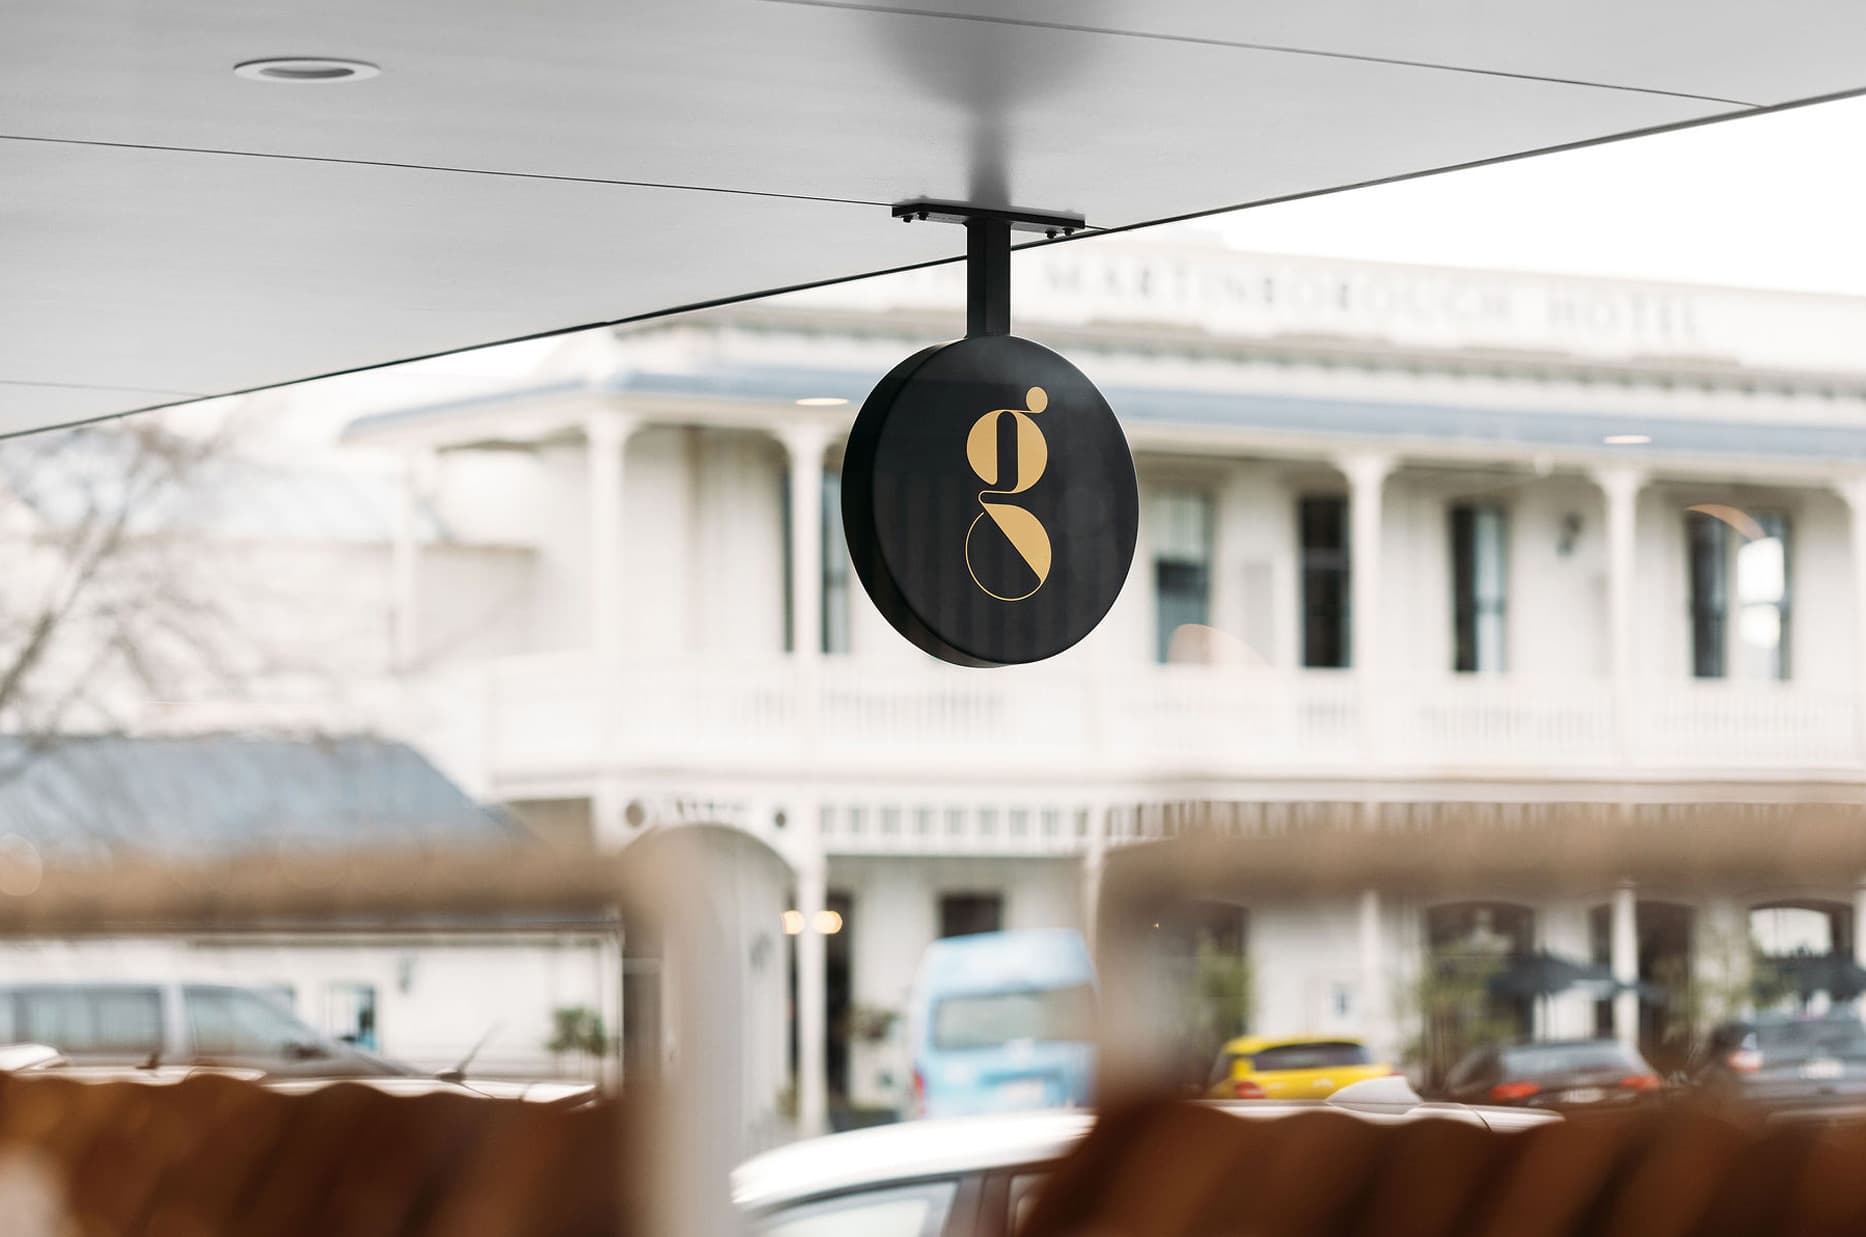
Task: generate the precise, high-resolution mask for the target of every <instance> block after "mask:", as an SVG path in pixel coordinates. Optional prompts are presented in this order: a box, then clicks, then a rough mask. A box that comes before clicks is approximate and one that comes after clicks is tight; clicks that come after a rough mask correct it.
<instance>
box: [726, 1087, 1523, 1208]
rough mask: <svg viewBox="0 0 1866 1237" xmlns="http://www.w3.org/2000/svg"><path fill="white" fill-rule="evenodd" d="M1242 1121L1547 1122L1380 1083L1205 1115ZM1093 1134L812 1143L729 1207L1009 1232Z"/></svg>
mask: <svg viewBox="0 0 1866 1237" xmlns="http://www.w3.org/2000/svg"><path fill="white" fill-rule="evenodd" d="M1215 1107H1219V1108H1222V1109H1223V1110H1224V1111H1225V1112H1229V1113H1233V1114H1236V1115H1237V1116H1239V1117H1241V1118H1247V1119H1266V1118H1274V1117H1283V1116H1290V1115H1293V1114H1295V1113H1301V1112H1317V1111H1323V1112H1338V1113H1346V1114H1348V1115H1350V1116H1354V1117H1358V1118H1360V1119H1362V1120H1366V1121H1375V1122H1405V1121H1418V1120H1423V1119H1425V1118H1440V1119H1444V1120H1450V1121H1457V1122H1460V1123H1463V1124H1466V1125H1475V1126H1480V1127H1483V1128H1486V1129H1493V1130H1517V1129H1523V1128H1526V1127H1528V1126H1531V1125H1537V1124H1541V1123H1544V1122H1548V1121H1553V1120H1558V1119H1559V1118H1558V1117H1557V1116H1556V1115H1555V1114H1553V1113H1546V1112H1535V1111H1531V1110H1524V1109H1508V1108H1482V1107H1473V1106H1469V1105H1462V1104H1445V1103H1429V1102H1426V1101H1423V1100H1421V1099H1420V1098H1419V1097H1418V1095H1416V1094H1414V1093H1413V1092H1412V1091H1411V1089H1410V1088H1409V1087H1408V1086H1407V1085H1406V1082H1405V1080H1404V1079H1403V1078H1381V1079H1376V1080H1373V1081H1370V1082H1364V1083H1359V1084H1356V1085H1354V1086H1350V1087H1345V1088H1343V1089H1342V1090H1340V1091H1337V1092H1336V1093H1335V1094H1334V1095H1333V1096H1331V1097H1330V1098H1328V1099H1327V1100H1303V1101H1290V1102H1277V1101H1258V1102H1255V1103H1247V1104H1222V1105H1215ZM1092 1125H1094V1117H1093V1115H1092V1114H1089V1113H1086V1112H1055V1113H1010V1114H1000V1115H996V1116H983V1117H959V1118H953V1119H950V1120H938V1121H916V1122H910V1123H907V1124H903V1125H891V1126H882V1127H879V1128H876V1129H868V1130H857V1131H854V1132H851V1133H847V1134H832V1135H830V1136H829V1137H827V1138H813V1139H808V1140H806V1141H804V1142H800V1143H792V1144H791V1145H790V1146H788V1147H780V1148H778V1149H777V1150H775V1151H769V1152H766V1153H765V1154H763V1155H760V1156H757V1157H754V1158H753V1159H751V1160H748V1161H746V1163H744V1164H743V1165H741V1166H740V1168H739V1170H738V1171H737V1172H736V1173H734V1174H733V1178H732V1194H733V1201H734V1203H735V1204H736V1205H737V1206H738V1207H739V1209H740V1210H741V1211H743V1212H745V1213H746V1214H747V1215H748V1216H749V1217H750V1219H751V1230H752V1232H753V1233H754V1234H756V1237H843V1235H848V1234H858V1233H859V1234H861V1237H926V1235H928V1234H945V1235H947V1237H953V1235H957V1234H972V1233H989V1234H998V1233H1012V1232H1015V1231H1017V1225H1019V1224H1020V1223H1021V1222H1022V1221H1023V1218H1024V1215H1025V1213H1026V1212H1027V1211H1028V1209H1029V1207H1030V1205H1031V1203H1032V1202H1033V1201H1034V1199H1035V1197H1036V1191H1037V1190H1038V1189H1039V1188H1040V1187H1041V1186H1042V1183H1043V1180H1044V1178H1045V1176H1046V1175H1047V1174H1048V1172H1049V1171H1050V1168H1051V1167H1052V1166H1053V1165H1054V1163H1055V1162H1056V1161H1057V1160H1060V1159H1061V1158H1062V1157H1063V1156H1064V1155H1066V1154H1068V1152H1069V1151H1070V1149H1071V1148H1073V1147H1074V1146H1075V1145H1076V1143H1078V1142H1079V1141H1081V1139H1082V1138H1083V1137H1085V1136H1086V1135H1087V1134H1088V1132H1089V1128H1090V1127H1091V1126H1092Z"/></svg>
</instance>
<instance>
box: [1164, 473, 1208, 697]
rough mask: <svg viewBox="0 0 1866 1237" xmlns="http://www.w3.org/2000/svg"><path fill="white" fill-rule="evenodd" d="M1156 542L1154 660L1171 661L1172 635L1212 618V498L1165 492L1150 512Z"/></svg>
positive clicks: (1194, 493) (1187, 492)
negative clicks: (1188, 626) (1183, 628)
mask: <svg viewBox="0 0 1866 1237" xmlns="http://www.w3.org/2000/svg"><path fill="white" fill-rule="evenodd" d="M1149 516H1150V519H1149V528H1150V529H1151V538H1152V542H1153V596H1154V638H1155V655H1156V657H1157V658H1158V660H1159V661H1161V662H1166V661H1170V660H1172V647H1173V633H1175V632H1177V631H1178V630H1179V629H1180V628H1181V627H1185V626H1187V625H1194V626H1199V627H1204V626H1207V625H1209V624H1210V623H1211V619H1212V499H1211V495H1209V494H1206V493H1204V492H1203V491H1200V490H1186V489H1166V490H1161V491H1159V492H1158V493H1156V494H1154V495H1153V502H1152V505H1151V508H1150V511H1149Z"/></svg>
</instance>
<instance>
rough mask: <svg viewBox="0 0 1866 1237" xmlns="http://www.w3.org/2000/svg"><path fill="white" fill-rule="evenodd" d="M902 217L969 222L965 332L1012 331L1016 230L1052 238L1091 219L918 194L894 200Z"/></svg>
mask: <svg viewBox="0 0 1866 1237" xmlns="http://www.w3.org/2000/svg"><path fill="white" fill-rule="evenodd" d="M894 217H895V218H896V219H899V220H900V221H901V222H902V223H912V222H913V221H914V220H916V219H918V220H921V221H922V222H931V223H960V224H964V225H965V294H966V295H965V333H966V337H967V338H972V337H974V336H979V335H1009V334H1010V333H1011V233H1012V232H1040V233H1042V234H1043V235H1044V236H1045V237H1046V238H1048V239H1050V240H1054V239H1056V238H1057V237H1058V236H1074V235H1075V234H1076V233H1077V232H1080V231H1081V230H1082V229H1083V228H1085V227H1087V226H1088V225H1087V224H1086V223H1085V222H1084V220H1083V218H1082V216H1080V215H1057V214H1045V213H1038V212H1036V211H1020V210H993V209H990V208H988V207H983V206H968V205H966V204H964V203H962V202H934V201H930V200H927V199H924V198H923V199H917V200H915V201H912V202H900V203H897V204H896V205H895V206H894Z"/></svg>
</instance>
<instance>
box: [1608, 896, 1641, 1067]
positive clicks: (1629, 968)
mask: <svg viewBox="0 0 1866 1237" xmlns="http://www.w3.org/2000/svg"><path fill="white" fill-rule="evenodd" d="M1638 898H1639V891H1638V890H1636V889H1634V888H1633V882H1631V881H1623V882H1621V883H1620V885H1619V886H1617V887H1616V888H1615V889H1614V891H1613V924H1612V959H1613V977H1614V979H1616V980H1618V981H1619V982H1620V983H1623V984H1636V983H1638V982H1639V921H1638V906H1639V902H1638ZM1613 1034H1614V1037H1615V1038H1616V1039H1618V1040H1619V1041H1620V1042H1621V1043H1623V1044H1626V1045H1628V1046H1629V1047H1634V1048H1637V1047H1638V1046H1639V994H1638V993H1636V992H1631V991H1627V992H1621V993H1619V994H1618V995H1616V996H1615V997H1614V998H1613Z"/></svg>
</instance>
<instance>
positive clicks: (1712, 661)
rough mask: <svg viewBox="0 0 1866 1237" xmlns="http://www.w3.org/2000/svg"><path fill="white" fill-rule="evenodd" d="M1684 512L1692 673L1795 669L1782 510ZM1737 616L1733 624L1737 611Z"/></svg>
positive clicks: (1772, 674)
mask: <svg viewBox="0 0 1866 1237" xmlns="http://www.w3.org/2000/svg"><path fill="white" fill-rule="evenodd" d="M1717 510H1718V512H1719V513H1720V514H1711V513H1710V512H1709V511H1707V510H1700V509H1694V510H1692V511H1689V512H1687V513H1686V515H1685V536H1686V544H1687V556H1688V559H1689V568H1690V588H1691V673H1692V674H1693V675H1695V676H1696V677H1698V678H1700V679H1721V678H1726V677H1732V671H1734V677H1736V678H1740V679H1748V680H1752V681H1756V680H1770V679H1786V678H1787V677H1788V674H1789V661H1788V652H1789V650H1788V632H1789V623H1788V618H1789V588H1788V584H1789V562H1788V560H1789V544H1788V539H1789V527H1788V518H1787V517H1786V516H1783V515H1780V514H1776V513H1763V514H1758V515H1751V514H1749V513H1746V512H1743V511H1739V510H1736V509H1735V508H1722V507H1720V508H1717ZM1733 612H1734V615H1735V620H1736V621H1735V625H1734V630H1733V629H1732V624H1731V617H1732V613H1733Z"/></svg>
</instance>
